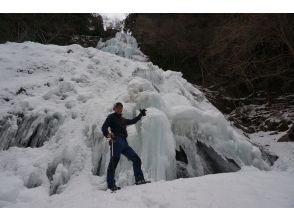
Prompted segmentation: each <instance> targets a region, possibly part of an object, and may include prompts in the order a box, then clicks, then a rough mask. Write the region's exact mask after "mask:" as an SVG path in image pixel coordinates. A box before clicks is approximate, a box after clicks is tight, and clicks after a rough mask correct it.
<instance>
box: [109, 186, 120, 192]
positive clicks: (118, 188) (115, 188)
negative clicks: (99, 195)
mask: <svg viewBox="0 0 294 220" xmlns="http://www.w3.org/2000/svg"><path fill="white" fill-rule="evenodd" d="M109 189H110V190H111V191H112V192H114V191H116V190H120V187H119V186H113V187H111V188H109Z"/></svg>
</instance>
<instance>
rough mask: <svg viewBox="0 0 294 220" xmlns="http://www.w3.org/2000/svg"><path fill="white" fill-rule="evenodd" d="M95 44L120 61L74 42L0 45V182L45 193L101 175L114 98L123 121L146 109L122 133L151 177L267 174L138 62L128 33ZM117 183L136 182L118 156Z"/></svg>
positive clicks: (193, 100)
mask: <svg viewBox="0 0 294 220" xmlns="http://www.w3.org/2000/svg"><path fill="white" fill-rule="evenodd" d="M126 42H127V44H125V45H124V44H123V43H126ZM101 45H102V43H101V42H100V46H99V48H101V50H102V51H107V52H111V53H114V54H118V55H120V56H122V57H119V56H116V55H114V54H111V53H106V52H102V51H100V50H97V49H95V48H82V47H80V46H78V45H71V46H64V47H61V46H54V45H41V44H37V43H32V42H25V43H21V44H18V43H6V44H2V45H0V50H1V54H0V62H1V65H0V74H1V82H0V91H1V93H0V102H1V108H0V140H1V142H0V146H1V150H2V151H1V152H0V170H1V174H0V176H1V178H6V177H7V178H8V176H13V178H16V179H18V182H17V184H19V182H23V185H24V187H27V188H40V187H42V189H43V190H47V192H48V195H49V194H50V195H52V194H55V193H62V192H63V191H64V190H66V188H67V187H70V186H71V184H74V179H76V178H79V177H83V178H89V177H90V176H93V175H98V176H105V173H106V167H107V163H108V161H109V156H110V155H109V145H108V141H107V140H106V139H105V138H104V137H103V135H102V133H101V125H102V123H103V122H104V120H105V118H106V116H107V114H109V113H110V112H111V110H112V105H113V103H114V102H116V101H121V102H123V103H124V117H126V118H132V117H134V116H136V115H137V114H138V112H139V109H140V108H146V109H147V116H146V117H144V118H143V119H142V120H141V121H140V122H138V123H137V124H136V125H132V126H130V127H128V132H129V137H128V141H129V144H130V145H131V146H132V147H133V148H134V150H135V151H136V152H137V153H138V154H139V156H140V157H141V159H142V168H143V172H144V173H145V176H146V178H148V179H151V180H153V181H158V180H172V179H175V178H177V177H194V176H201V175H204V174H208V173H219V172H230V171H236V170H239V169H240V168H241V167H242V166H255V167H257V168H259V169H264V170H267V169H269V166H268V165H267V164H266V163H265V162H264V160H263V159H262V155H261V152H260V151H259V149H258V148H257V147H255V146H254V145H252V144H251V143H250V142H249V141H248V139H247V138H246V137H245V136H243V135H242V134H240V133H238V132H237V131H236V130H235V129H234V128H233V127H232V126H231V125H230V123H229V122H228V121H227V120H226V119H225V118H224V116H223V115H222V114H221V113H220V112H219V111H218V110H217V109H216V108H215V107H214V106H213V105H211V104H210V103H209V102H208V101H207V99H206V98H205V97H204V95H203V94H202V92H200V91H199V90H198V89H197V88H196V87H195V86H193V85H191V84H190V83H188V82H187V81H186V80H185V79H183V78H182V74H181V73H179V72H173V71H163V70H161V69H160V68H158V67H157V66H154V65H153V64H152V63H150V62H142V61H143V59H141V58H142V57H144V56H142V53H141V52H138V51H139V50H138V48H137V43H136V42H135V40H134V39H133V38H132V37H131V36H129V35H125V34H123V33H118V34H117V35H116V37H115V38H114V39H111V40H109V41H106V42H104V43H103V46H101ZM126 45H127V46H126ZM69 50H71V51H72V52H71V53H69V52H68V51H69ZM137 55H139V56H140V57H141V58H140V59H134V58H135V57H137ZM129 58H131V59H129ZM138 60H139V61H138ZM19 70H22V71H19ZM20 88H23V90H21V91H25V92H17V91H19V90H20ZM3 150H5V151H3ZM176 158H177V159H178V160H176ZM9 178H10V177H9ZM116 178H117V182H118V184H119V185H130V184H133V182H134V179H133V171H132V165H131V163H130V162H129V161H127V159H126V158H124V157H121V161H120V163H119V165H118V168H117V172H116ZM11 181H13V180H11ZM101 184H102V185H103V184H105V183H101ZM104 187H105V185H104ZM102 188H103V187H102ZM15 193H16V194H17V192H15ZM12 199H14V197H13V198H12Z"/></svg>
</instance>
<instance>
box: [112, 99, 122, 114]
mask: <svg viewBox="0 0 294 220" xmlns="http://www.w3.org/2000/svg"><path fill="white" fill-rule="evenodd" d="M122 110H123V104H122V103H120V102H117V103H115V104H114V106H113V111H115V113H117V114H121V113H122Z"/></svg>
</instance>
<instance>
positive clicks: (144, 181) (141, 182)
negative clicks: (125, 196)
mask: <svg viewBox="0 0 294 220" xmlns="http://www.w3.org/2000/svg"><path fill="white" fill-rule="evenodd" d="M146 183H151V181H146V180H144V179H142V180H138V181H136V183H135V184H136V185H142V184H146Z"/></svg>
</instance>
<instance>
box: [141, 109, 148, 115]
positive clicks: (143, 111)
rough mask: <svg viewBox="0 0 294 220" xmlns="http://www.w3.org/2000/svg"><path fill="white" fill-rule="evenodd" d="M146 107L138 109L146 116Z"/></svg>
mask: <svg viewBox="0 0 294 220" xmlns="http://www.w3.org/2000/svg"><path fill="white" fill-rule="evenodd" d="M146 111H147V110H146V109H145V108H143V109H140V114H141V115H142V116H146Z"/></svg>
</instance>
